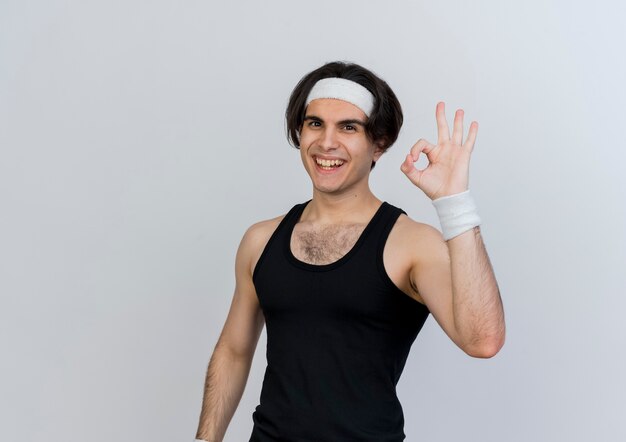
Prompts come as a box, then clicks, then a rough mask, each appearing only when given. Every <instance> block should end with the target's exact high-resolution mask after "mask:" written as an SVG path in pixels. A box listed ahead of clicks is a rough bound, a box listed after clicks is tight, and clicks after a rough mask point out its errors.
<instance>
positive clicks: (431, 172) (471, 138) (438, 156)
mask: <svg viewBox="0 0 626 442" xmlns="http://www.w3.org/2000/svg"><path fill="white" fill-rule="evenodd" d="M435 117H436V119H437V129H438V137H439V139H438V141H437V144H436V145H432V144H431V143H429V142H428V141H426V140H424V139H420V140H419V141H418V142H417V143H415V145H414V146H413V147H412V148H411V151H410V152H409V154H408V155H407V156H406V159H405V160H404V162H403V163H402V166H400V170H402V172H404V174H405V175H406V176H407V177H408V178H409V180H411V182H412V183H413V184H415V185H416V186H417V187H419V188H420V189H422V191H423V192H424V193H425V194H426V195H428V197H429V198H430V199H431V200H435V199H437V198H441V197H443V196H448V195H453V194H455V193H460V192H464V191H465V190H467V189H468V184H469V162H470V155H471V153H472V150H473V149H474V142H475V141H476V134H477V133H478V123H477V122H476V121H473V122H472V124H471V125H470V128H469V134H468V135H467V139H466V140H465V143H463V110H462V109H459V110H457V111H456V114H455V115H454V128H453V132H452V137H450V130H449V129H448V123H447V122H446V115H445V104H444V103H443V102H440V103H437V108H436V111H435ZM422 152H424V153H425V154H426V158H427V159H428V166H426V167H425V168H424V169H421V170H418V169H417V168H416V167H415V164H414V163H415V162H417V160H418V159H419V156H420V154H421V153H422Z"/></svg>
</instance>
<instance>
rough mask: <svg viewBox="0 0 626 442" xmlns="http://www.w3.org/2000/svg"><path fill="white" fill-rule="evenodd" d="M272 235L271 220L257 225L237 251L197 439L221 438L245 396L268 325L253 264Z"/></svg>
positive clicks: (206, 388)
mask: <svg viewBox="0 0 626 442" xmlns="http://www.w3.org/2000/svg"><path fill="white" fill-rule="evenodd" d="M270 235H271V230H269V229H268V222H263V223H259V224H255V225H254V226H252V227H250V228H249V229H248V231H247V232H246V233H245V235H244V236H243V239H242V240H241V244H240V245H239V249H238V250H237V257H236V260H235V281H236V284H235V292H234V295H233V298H232V302H231V305H230V311H229V313H228V317H227V318H226V322H225V324H224V327H223V329H222V333H221V334H220V337H219V339H218V342H217V344H216V345H215V349H214V351H213V355H212V356H211V360H210V362H209V367H208V370H207V374H206V381H205V386H204V398H203V401H202V411H201V413H200V422H199V424H198V431H197V432H196V438H197V439H202V440H207V441H210V442H218V441H222V440H223V438H224V435H225V433H226V430H227V428H228V425H229V423H230V421H231V419H232V417H233V415H234V414H235V410H236V409H237V406H238V405H239V401H240V400H241V396H242V395H243V391H244V389H245V386H246V383H247V380H248V375H249V373H250V367H251V365H252V359H253V357H254V352H255V350H256V346H257V343H258V340H259V336H260V334H261V331H262V330H263V326H264V324H265V318H264V316H263V312H262V310H261V307H260V305H259V302H258V298H257V295H256V291H255V288H254V284H253V282H252V271H253V265H254V264H255V263H256V261H257V260H258V257H259V255H260V253H261V250H262V248H263V247H264V245H265V243H266V242H267V239H268V238H269V236H270Z"/></svg>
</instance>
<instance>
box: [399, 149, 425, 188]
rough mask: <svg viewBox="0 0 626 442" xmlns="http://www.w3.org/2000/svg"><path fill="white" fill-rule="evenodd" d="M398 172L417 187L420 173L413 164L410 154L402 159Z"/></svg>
mask: <svg viewBox="0 0 626 442" xmlns="http://www.w3.org/2000/svg"><path fill="white" fill-rule="evenodd" d="M400 170H401V171H402V172H403V173H404V174H405V175H406V176H407V178H408V179H409V180H410V181H411V182H412V183H413V184H415V185H416V186H418V185H419V184H418V183H419V182H420V178H421V177H422V171H421V170H417V168H416V167H415V165H414V164H413V158H412V157H411V154H408V155H407V156H406V158H405V159H404V162H403V163H402V165H401V166H400Z"/></svg>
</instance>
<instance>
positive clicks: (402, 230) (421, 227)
mask: <svg viewBox="0 0 626 442" xmlns="http://www.w3.org/2000/svg"><path fill="white" fill-rule="evenodd" d="M385 254H386V255H387V254H388V256H393V257H394V258H393V260H394V261H395V264H396V266H401V267H402V268H403V270H404V272H409V271H410V270H411V269H412V268H414V267H415V266H416V265H419V264H420V263H424V262H428V261H433V260H436V261H440V260H442V259H443V260H446V259H447V256H448V247H447V245H446V242H445V240H444V239H443V235H442V234H441V232H440V231H439V230H437V229H436V228H435V227H433V226H431V225H430V224H426V223H422V222H419V221H415V220H413V219H411V218H410V217H409V216H407V215H404V214H402V215H400V217H399V218H398V220H397V221H396V223H395V225H394V226H393V228H392V229H391V232H390V233H389V238H388V239H387V244H386V246H385Z"/></svg>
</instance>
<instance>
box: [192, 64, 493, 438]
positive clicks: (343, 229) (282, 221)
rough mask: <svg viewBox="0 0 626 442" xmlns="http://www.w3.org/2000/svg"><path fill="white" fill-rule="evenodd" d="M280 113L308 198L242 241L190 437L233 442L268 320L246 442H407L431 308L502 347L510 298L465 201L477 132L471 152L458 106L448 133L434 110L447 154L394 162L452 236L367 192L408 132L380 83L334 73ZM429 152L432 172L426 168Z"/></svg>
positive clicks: (300, 88)
mask: <svg viewBox="0 0 626 442" xmlns="http://www.w3.org/2000/svg"><path fill="white" fill-rule="evenodd" d="M286 118H287V126H288V131H289V137H290V141H291V142H292V143H293V144H294V145H295V146H296V147H298V148H299V149H300V154H301V159H302V162H303V164H304V168H305V169H306V171H307V173H308V174H309V176H310V178H311V182H312V185H313V195H312V199H311V200H310V201H308V202H306V203H303V204H298V205H296V206H294V207H293V208H292V209H291V210H290V211H289V212H288V213H287V214H286V215H283V216H280V217H277V218H274V219H271V220H268V221H263V222H260V223H258V224H255V225H253V226H252V227H250V228H249V229H248V231H247V232H246V233H245V235H244V237H243V239H242V241H241V245H240V247H239V250H238V252H237V258H236V264H235V272H236V287H235V293H234V296H233V300H232V304H231V307H230V312H229V314H228V317H227V319H226V323H225V325H224V329H223V331H222V333H221V335H220V338H219V340H218V342H217V345H216V347H215V351H214V353H213V356H212V357H211V361H210V363H209V368H208V373H207V379H206V384H205V395H204V401H203V405H202V412H201V416H200V424H199V427H198V431H197V434H196V438H197V440H204V441H209V442H216V441H221V440H222V439H223V437H224V434H225V432H226V429H227V426H228V424H229V422H230V420H231V418H232V416H233V414H234V412H235V409H236V407H237V405H238V404H239V400H240V399H241V395H242V393H243V390H244V387H245V384H246V381H247V378H248V374H249V370H250V365H251V363H252V358H253V355H254V352H255V349H256V345H257V342H258V338H259V335H260V333H261V330H262V328H263V325H264V324H265V325H266V326H267V362H268V364H267V369H266V372H265V378H264V380H263V387H262V391H261V399H260V404H259V405H258V406H257V407H256V410H255V412H254V413H253V415H252V417H253V421H254V428H253V430H252V435H251V438H250V442H270V441H289V442H304V441H307V442H310V441H357V440H358V441H376V442H380V441H389V442H397V441H402V440H404V438H405V434H404V431H403V426H404V415H403V411H402V407H401V405H400V403H399V401H398V398H397V396H396V392H395V386H396V384H397V382H398V380H399V378H400V375H401V373H402V370H403V368H404V364H405V361H406V358H407V356H408V353H409V350H410V347H411V344H412V343H413V341H414V340H415V338H416V336H417V334H418V333H419V331H420V329H421V327H422V325H423V324H424V321H425V320H426V318H427V317H428V315H429V314H430V313H432V315H433V316H434V318H435V319H436V320H437V322H438V323H439V325H440V326H441V327H442V328H443V330H444V331H445V333H446V334H447V335H448V336H449V337H450V338H451V339H452V340H453V341H454V343H455V344H457V345H458V346H459V347H460V348H461V349H462V350H463V351H465V352H466V353H467V354H468V355H470V356H473V357H480V358H489V357H492V356H494V355H495V354H496V353H497V352H498V351H499V349H500V348H501V347H502V345H503V343H504V335H505V324H504V312H503V308H502V302H501V299H500V293H499V290H498V285H497V282H496V279H495V276H494V274H493V269H492V267H491V264H490V262H489V258H488V256H487V252H486V250H485V247H484V245H483V242H482V239H481V234H480V228H479V224H480V218H479V217H478V215H477V213H476V207H475V205H474V203H473V201H472V198H471V196H470V195H469V190H468V173H469V162H470V155H471V152H472V149H473V147H474V141H475V139H476V134H477V131H478V124H477V123H476V122H472V124H471V125H470V128H469V134H468V136H467V138H466V140H465V141H464V142H463V111H462V110H458V111H457V112H456V115H455V117H454V125H453V130H452V134H451V135H450V131H449V128H448V125H447V123H446V118H445V115H444V104H443V103H439V104H437V108H436V120H437V126H438V141H437V144H431V143H429V142H428V141H425V140H419V141H418V142H417V143H416V144H415V145H414V146H413V147H412V148H411V150H410V152H409V153H408V155H407V156H406V159H405V161H404V162H403V164H402V165H401V167H400V169H401V170H402V172H403V173H404V174H405V175H406V176H407V177H408V179H409V180H410V181H411V182H412V183H413V184H415V186H416V187H418V188H419V189H421V190H422V191H423V192H424V193H425V194H426V195H427V196H428V197H429V198H431V199H432V200H433V204H434V205H435V208H436V210H437V213H438V215H439V217H440V220H441V225H442V231H443V235H442V233H440V232H439V231H438V230H437V229H435V228H433V227H431V226H429V225H426V224H422V223H419V222H416V221H413V220H412V219H410V218H409V217H408V216H407V215H406V214H405V213H404V212H403V211H402V210H400V209H398V208H396V207H394V206H392V205H390V204H388V203H386V202H382V201H381V200H379V199H378V198H377V197H376V196H375V195H374V194H373V193H372V191H371V190H370V188H369V183H368V179H369V175H370V172H371V169H372V168H373V167H374V165H375V164H376V162H377V161H378V160H379V159H380V157H381V156H382V154H383V153H384V152H385V150H386V149H388V148H389V147H390V146H391V145H392V144H393V143H394V141H395V140H396V138H397V136H398V132H399V131H400V127H401V125H402V111H401V108H400V104H399V103H398V100H397V98H396V96H395V95H394V93H393V91H392V90H391V89H390V88H389V86H388V85H387V84H386V83H385V82H384V81H383V80H381V79H380V78H378V77H377V76H376V75H374V74H373V73H372V72H370V71H368V70H367V69H365V68H363V67H361V66H358V65H356V64H346V63H329V64H327V65H324V66H322V67H320V68H319V69H316V70H315V71H313V72H311V73H309V74H308V75H306V76H305V77H304V78H303V79H302V80H301V81H300V83H299V84H298V85H297V86H296V88H295V89H294V91H293V93H292V95H291V99H290V102H289V105H288V108H287V114H286ZM422 152H423V153H424V154H426V156H427V158H428V161H429V164H428V166H427V167H426V168H425V169H423V170H417V169H416V168H415V166H414V163H415V162H416V161H417V160H418V158H419V155H420V154H421V153H422Z"/></svg>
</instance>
